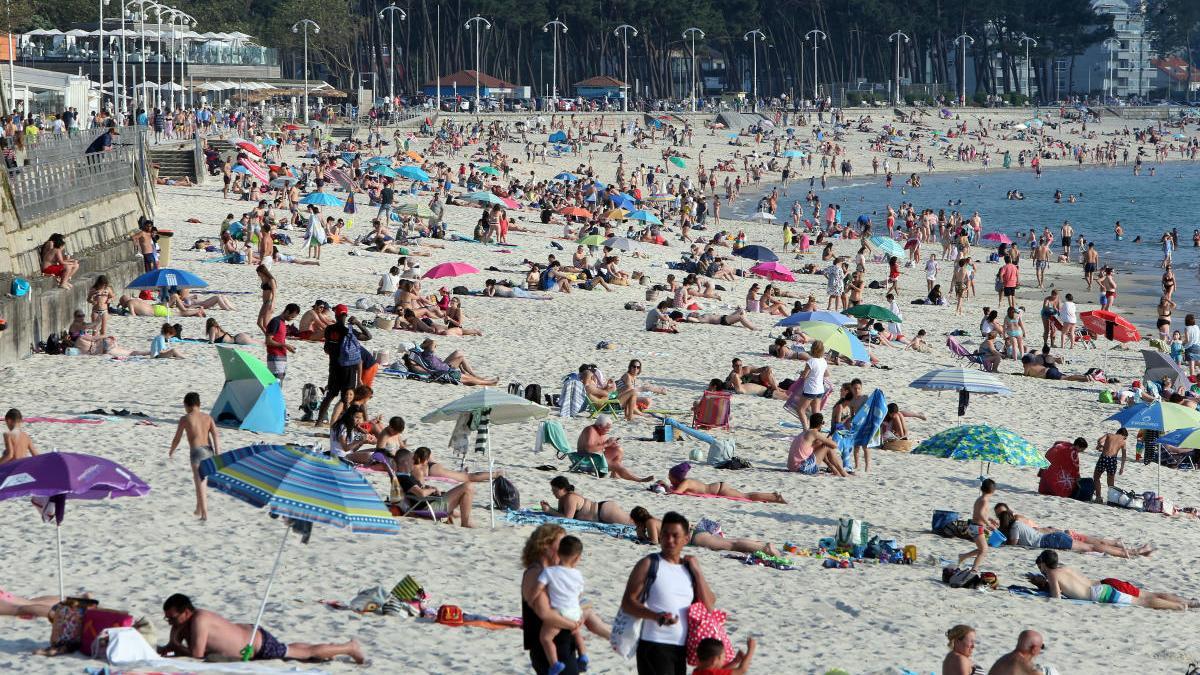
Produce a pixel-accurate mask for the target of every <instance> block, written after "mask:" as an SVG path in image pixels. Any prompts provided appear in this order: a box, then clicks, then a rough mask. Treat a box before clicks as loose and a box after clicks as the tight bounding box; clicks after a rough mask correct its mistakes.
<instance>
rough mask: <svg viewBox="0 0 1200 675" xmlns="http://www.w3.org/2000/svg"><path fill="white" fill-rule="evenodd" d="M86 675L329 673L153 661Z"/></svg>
mask: <svg viewBox="0 0 1200 675" xmlns="http://www.w3.org/2000/svg"><path fill="white" fill-rule="evenodd" d="M83 672H85V673H87V674H88V675H157V674H158V673H172V674H173V675H183V674H184V673H304V675H329V671H327V670H320V669H313V668H300V667H298V666H290V667H289V666H270V665H266V664H264V663H261V662H259V663H242V662H240V661H234V662H230V663H207V662H204V661H195V660H192V659H154V660H153V661H142V662H140V663H136V664H132V665H131V666H130V667H127V668H115V667H111V666H109V667H91V666H89V667H86V668H84V669H83Z"/></svg>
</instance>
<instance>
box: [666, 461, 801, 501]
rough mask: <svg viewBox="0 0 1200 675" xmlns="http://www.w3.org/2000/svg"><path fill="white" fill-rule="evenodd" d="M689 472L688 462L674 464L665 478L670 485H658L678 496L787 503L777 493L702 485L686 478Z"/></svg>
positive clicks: (713, 484) (723, 484) (708, 484)
mask: <svg viewBox="0 0 1200 675" xmlns="http://www.w3.org/2000/svg"><path fill="white" fill-rule="evenodd" d="M691 470H692V465H691V464H689V463H688V462H682V463H680V464H676V465H675V466H673V467H671V471H670V472H669V473H668V474H667V478H668V479H669V480H670V481H671V484H670V485H669V486H667V485H664V484H663V483H662V481H659V483H658V484H659V485H662V486H663V487H666V488H668V489H669V490H670V491H671V492H673V493H674V494H678V495H715V496H717V497H732V498H734V499H749V500H750V501H752V502H765V503H768V504H786V503H787V502H786V501H784V499H783V495H781V494H779V493H778V492H741V491H740V490H736V489H734V488H731V487H729V486H728V485H726V484H725V483H724V482H723V481H722V482H718V483H702V482H700V481H698V480H694V479H691V478H688V477H687V475H688V472H689V471H691Z"/></svg>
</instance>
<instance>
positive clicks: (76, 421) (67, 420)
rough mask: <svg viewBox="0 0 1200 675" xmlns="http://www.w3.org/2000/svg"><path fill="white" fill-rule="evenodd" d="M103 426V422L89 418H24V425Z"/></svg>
mask: <svg viewBox="0 0 1200 675" xmlns="http://www.w3.org/2000/svg"><path fill="white" fill-rule="evenodd" d="M50 422H52V423H54V424H103V423H104V420H98V419H93V418H90V417H26V418H25V423H26V424H44V423H50Z"/></svg>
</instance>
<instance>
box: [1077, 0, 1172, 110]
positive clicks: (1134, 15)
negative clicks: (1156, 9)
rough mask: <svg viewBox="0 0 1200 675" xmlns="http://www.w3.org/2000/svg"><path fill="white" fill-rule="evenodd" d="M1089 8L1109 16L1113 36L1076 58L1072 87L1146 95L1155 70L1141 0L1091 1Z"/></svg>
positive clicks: (1120, 94) (1117, 94)
mask: <svg viewBox="0 0 1200 675" xmlns="http://www.w3.org/2000/svg"><path fill="white" fill-rule="evenodd" d="M1092 7H1094V8H1095V10H1096V12H1097V13H1098V14H1111V15H1112V17H1113V22H1112V27H1113V31H1114V32H1115V34H1116V35H1115V37H1114V38H1112V39H1110V40H1105V41H1104V42H1101V43H1100V44H1098V45H1094V46H1092V47H1091V48H1090V49H1088V50H1087V51H1086V52H1084V53H1083V54H1081V55H1079V56H1077V57H1075V68H1074V77H1073V78H1072V81H1071V85H1072V86H1071V89H1072V90H1073V91H1077V92H1089V93H1093V94H1102V95H1105V96H1114V97H1117V98H1127V97H1130V96H1142V97H1144V96H1146V95H1147V94H1148V93H1149V92H1150V90H1151V89H1153V88H1154V87H1155V78H1156V77H1157V76H1158V71H1157V69H1156V68H1155V67H1154V66H1152V65H1151V64H1150V59H1151V58H1153V57H1155V56H1156V54H1155V52H1154V51H1153V46H1152V45H1151V39H1150V36H1149V35H1148V34H1147V32H1146V8H1145V2H1144V0H1093V1H1092ZM1089 85H1090V88H1089Z"/></svg>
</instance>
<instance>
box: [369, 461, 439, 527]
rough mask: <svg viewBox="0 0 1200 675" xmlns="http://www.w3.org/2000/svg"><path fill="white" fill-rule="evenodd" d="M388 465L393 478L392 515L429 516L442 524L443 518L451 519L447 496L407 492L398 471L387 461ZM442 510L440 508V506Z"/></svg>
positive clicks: (390, 495) (389, 500)
mask: <svg viewBox="0 0 1200 675" xmlns="http://www.w3.org/2000/svg"><path fill="white" fill-rule="evenodd" d="M384 466H386V467H387V472H388V478H389V479H390V480H391V485H392V489H391V493H390V494H389V495H388V498H387V502H386V503H387V506H388V510H389V511H391V512H392V515H395V516H403V517H408V518H428V519H430V520H432V521H433V522H435V523H438V524H441V522H442V521H441V518H443V517H445V518H446V519H447V520H449V513H448V512H447V510H446V507H447V504H446V498H445V497H444V496H441V495H438V496H429V497H414V496H413V495H410V494H407V493H406V492H404V491H403V490H402V489H401V487H400V479H399V478H397V477H396V473H395V472H394V471H392V467H391V464H387V463H385V464H384ZM439 506H440V507H441V510H440V511H439V510H438V507H439Z"/></svg>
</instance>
